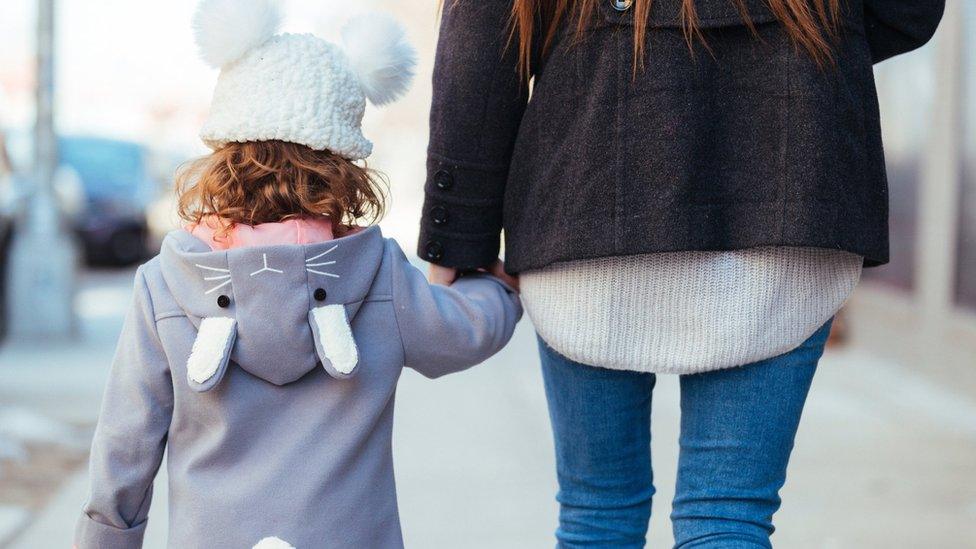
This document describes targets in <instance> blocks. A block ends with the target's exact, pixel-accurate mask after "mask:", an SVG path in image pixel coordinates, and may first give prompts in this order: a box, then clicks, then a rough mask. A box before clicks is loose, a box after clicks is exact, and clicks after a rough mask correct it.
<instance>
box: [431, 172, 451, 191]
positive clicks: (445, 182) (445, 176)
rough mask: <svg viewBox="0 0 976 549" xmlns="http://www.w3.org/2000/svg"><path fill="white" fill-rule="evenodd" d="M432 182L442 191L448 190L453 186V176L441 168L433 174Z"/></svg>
mask: <svg viewBox="0 0 976 549" xmlns="http://www.w3.org/2000/svg"><path fill="white" fill-rule="evenodd" d="M434 184H435V185H437V188H438V189H440V190H442V191H446V190H449V189H450V188H451V187H453V186H454V176H453V175H451V172H449V171H447V170H441V171H439V172H437V173H435V174H434Z"/></svg>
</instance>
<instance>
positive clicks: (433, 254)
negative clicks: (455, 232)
mask: <svg viewBox="0 0 976 549" xmlns="http://www.w3.org/2000/svg"><path fill="white" fill-rule="evenodd" d="M425 251H426V252H427V261H440V260H441V259H442V258H443V257H444V245H443V244H441V243H440V242H438V241H436V240H428V241H427V246H426V247H425Z"/></svg>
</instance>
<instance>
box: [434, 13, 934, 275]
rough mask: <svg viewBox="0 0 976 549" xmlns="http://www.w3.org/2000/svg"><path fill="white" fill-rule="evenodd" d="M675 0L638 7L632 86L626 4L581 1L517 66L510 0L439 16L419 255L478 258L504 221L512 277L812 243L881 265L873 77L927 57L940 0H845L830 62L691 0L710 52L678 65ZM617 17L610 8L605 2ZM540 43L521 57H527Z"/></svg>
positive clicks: (759, 18) (883, 240)
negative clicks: (591, 263)
mask: <svg viewBox="0 0 976 549" xmlns="http://www.w3.org/2000/svg"><path fill="white" fill-rule="evenodd" d="M680 1H681V0H655V2H654V8H653V12H652V17H651V27H652V28H651V29H650V30H649V31H648V35H647V42H648V46H647V54H646V67H647V68H646V70H644V71H642V72H640V73H639V74H637V76H636V78H635V77H634V76H633V74H632V69H631V62H632V56H631V51H632V46H633V36H632V32H631V29H632V27H631V25H632V24H633V19H632V17H633V14H632V11H633V10H631V9H626V6H627V4H628V2H626V1H621V2H617V1H616V0H598V3H599V13H598V17H596V18H595V20H594V21H592V23H591V24H590V25H589V28H588V30H587V32H586V34H585V37H584V39H583V41H582V42H581V43H579V44H575V45H574V44H571V42H572V35H571V34H570V33H569V32H568V30H566V31H564V32H563V33H562V35H561V36H560V37H559V38H558V39H557V41H556V43H555V46H554V47H553V49H552V51H551V53H550V54H549V55H548V56H547V58H545V59H538V60H536V61H535V63H534V66H533V67H532V71H533V76H534V88H533V92H532V98H531V100H528V92H527V87H526V85H525V84H524V82H522V81H521V80H520V79H519V77H518V75H517V74H516V65H515V56H514V55H513V54H512V51H511V49H509V50H506V49H505V44H506V41H507V37H508V34H507V32H508V31H507V21H508V14H509V12H510V10H511V5H512V0H478V1H471V0H463V1H461V2H457V3H454V2H448V3H447V6H446V7H445V9H444V18H443V23H442V27H441V36H440V44H439V46H438V51H437V62H436V67H435V71H434V101H433V108H432V112H431V140H430V149H429V158H428V174H429V175H428V179H427V186H426V193H427V200H426V204H425V206H424V215H423V222H422V234H421V237H420V242H419V254H420V256H421V257H423V258H425V259H427V260H429V261H433V262H435V263H440V264H443V265H448V266H453V267H460V268H472V267H479V266H483V265H487V264H488V263H490V262H491V261H492V260H493V259H494V258H495V257H496V255H497V254H498V248H499V244H498V241H499V234H500V232H501V231H502V229H503V228H504V231H505V239H506V246H507V248H506V259H507V262H508V268H509V270H510V271H512V272H519V271H523V270H527V269H533V268H538V267H543V266H545V265H547V264H549V263H552V262H555V261H563V260H576V259H585V258H593V257H601V256H614V255H626V254H637V253H647V252H660V251H680V250H731V249H741V248H749V247H755V246H814V247H823V248H832V249H839V250H846V251H850V252H853V253H857V254H860V255H862V256H864V258H865V262H866V264H867V265H876V264H881V263H885V262H886V261H887V260H888V226H887V214H888V195H887V182H886V177H885V167H884V155H883V152H882V147H881V132H880V123H879V115H878V105H877V98H876V94H875V86H874V80H873V76H872V64H873V63H877V62H879V61H882V60H884V59H887V58H889V57H891V56H893V55H897V54H899V53H903V52H906V51H909V50H911V49H914V48H917V47H919V46H921V45H922V44H924V43H925V42H926V41H927V40H928V39H929V37H931V36H932V34H933V33H934V31H935V28H936V25H937V24H938V22H939V19H940V18H941V16H942V11H943V4H944V0H842V2H843V8H844V12H845V15H844V20H843V28H842V32H841V34H840V36H839V37H838V39H837V41H836V44H835V45H834V59H835V66H834V67H832V68H828V69H825V70H822V69H820V68H818V67H817V66H816V65H815V64H814V63H813V62H812V61H811V60H810V59H809V58H808V56H807V55H806V54H805V53H803V52H801V51H798V50H797V48H795V47H794V46H793V45H792V44H791V43H790V41H789V40H788V38H787V36H786V34H785V33H784V31H783V29H782V27H781V25H780V24H779V23H778V22H777V21H776V18H775V17H774V16H773V14H772V13H771V12H770V11H769V10H768V8H766V7H765V5H764V2H763V1H762V0H747V1H746V2H745V3H746V5H747V7H748V9H749V13H750V14H751V17H752V20H753V21H754V22H755V23H756V30H757V33H758V36H753V35H752V34H751V33H750V31H749V30H748V29H747V28H746V26H745V25H744V24H743V20H742V17H741V16H740V15H739V13H738V11H737V10H736V8H735V5H734V3H733V2H732V0H696V5H697V11H698V15H699V17H700V19H701V23H702V26H703V27H705V29H706V31H705V37H706V39H707V42H708V44H709V46H710V48H711V53H709V52H708V51H705V50H704V49H703V48H701V47H698V49H697V51H696V52H695V53H694V54H693V55H692V54H690V53H689V51H688V47H687V45H686V44H685V41H684V38H683V35H682V32H681V29H680V26H679V19H678V7H679V5H680ZM615 4H617V5H619V6H620V7H621V8H624V9H622V10H618V9H616V8H615V7H614V5H615ZM537 49H538V48H537Z"/></svg>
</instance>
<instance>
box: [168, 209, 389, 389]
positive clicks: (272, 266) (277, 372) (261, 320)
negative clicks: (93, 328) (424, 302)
mask: <svg viewBox="0 0 976 549" xmlns="http://www.w3.org/2000/svg"><path fill="white" fill-rule="evenodd" d="M383 250H384V244H383V236H382V233H381V232H380V229H379V227H375V226H374V227H370V228H368V229H365V230H363V231H361V232H358V233H356V234H353V235H350V236H347V237H344V238H338V239H335V240H331V241H327V242H320V243H315V244H304V245H282V246H265V247H249V248H234V249H230V250H220V251H211V250H210V247H209V246H208V245H207V244H206V243H204V242H203V241H201V240H200V239H198V238H196V237H195V236H193V235H191V234H190V233H188V232H186V231H182V230H180V231H174V232H172V233H170V234H169V235H168V236H167V237H166V238H165V240H164V241H163V246H162V251H161V252H160V267H161V270H162V275H163V279H164V280H165V281H166V285H167V286H168V288H169V290H170V292H171V293H172V295H173V297H174V299H175V300H176V302H177V303H178V304H179V306H180V308H181V309H182V310H183V311H184V312H185V313H186V315H187V317H188V318H189V319H190V321H191V322H192V323H193V325H194V326H196V327H197V330H198V335H197V339H196V341H195V342H194V345H193V350H192V352H191V355H190V358H189V360H188V362H187V366H188V380H187V381H188V383H189V384H190V386H191V387H192V388H193V389H195V390H197V391H208V390H210V389H212V388H213V387H215V386H216V385H217V384H219V383H220V380H221V379H222V378H223V374H224V372H225V371H226V369H227V367H228V365H229V363H230V362H233V363H234V364H236V365H237V366H239V367H240V368H242V369H243V370H245V371H247V372H248V373H250V374H251V375H254V376H257V377H259V378H261V379H263V380H265V381H268V382H269V383H273V384H275V385H285V384H287V383H291V382H293V381H296V380H298V379H300V378H302V377H303V376H305V374H307V373H308V372H310V371H311V370H312V369H314V368H316V367H319V366H322V367H324V368H325V369H326V370H327V371H328V372H329V373H330V374H331V375H332V376H333V377H337V378H344V377H349V376H350V375H352V374H353V373H354V370H355V365H356V363H357V362H358V354H357V353H358V351H357V350H356V346H355V341H354V340H353V339H352V333H351V329H350V324H351V323H352V321H353V319H354V318H355V316H356V313H358V311H359V308H360V306H361V305H362V303H363V300H364V299H365V298H366V294H367V293H368V292H369V289H370V287H371V286H372V284H373V279H374V278H375V276H376V273H377V271H378V270H379V267H380V264H381V263H382V260H383Z"/></svg>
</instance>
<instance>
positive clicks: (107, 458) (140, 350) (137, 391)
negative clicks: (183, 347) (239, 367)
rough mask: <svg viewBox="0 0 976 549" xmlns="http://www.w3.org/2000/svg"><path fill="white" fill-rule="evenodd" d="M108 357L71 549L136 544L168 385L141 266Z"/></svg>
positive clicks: (165, 417) (163, 430)
mask: <svg viewBox="0 0 976 549" xmlns="http://www.w3.org/2000/svg"><path fill="white" fill-rule="evenodd" d="M133 301H134V302H133V305H132V307H131V309H130V310H129V314H128V315H127V316H126V320H125V325H124V326H123V328H122V335H121V336H120V338H119V345H118V349H117V351H116V353H115V358H114V360H113V362H112V369H111V373H110V375H109V380H108V385H107V387H106V389H105V396H104V398H103V399H102V410H101V414H100V415H99V419H98V427H97V428H96V429H95V438H94V441H93V443H92V452H91V463H90V473H91V493H90V495H89V498H88V502H87V503H86V504H85V508H84V513H83V514H82V516H81V518H80V520H79V521H78V525H77V528H76V531H75V545H76V546H77V547H78V549H95V548H100V549H103V548H112V547H120V548H121V547H126V548H130V547H141V546H142V536H143V534H144V532H145V529H146V516H147V515H148V513H149V503H150V500H151V498H152V483H153V479H154V478H155V476H156V471H157V470H158V469H159V464H160V461H161V460H162V457H163V450H164V448H165V446H166V435H167V432H168V430H169V424H170V418H171V417H172V412H173V385H172V382H171V381H170V372H169V367H168V365H167V361H166V356H165V354H164V353H163V349H162V345H161V344H160V342H159V338H158V336H157V334H156V322H155V318H154V312H153V307H152V302H151V300H150V297H149V290H148V288H147V286H146V280H145V274H144V272H143V270H142V269H140V270H139V272H138V273H137V274H136V284H135V296H134V300H133Z"/></svg>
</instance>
